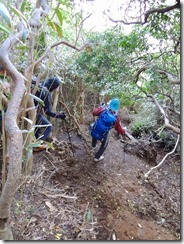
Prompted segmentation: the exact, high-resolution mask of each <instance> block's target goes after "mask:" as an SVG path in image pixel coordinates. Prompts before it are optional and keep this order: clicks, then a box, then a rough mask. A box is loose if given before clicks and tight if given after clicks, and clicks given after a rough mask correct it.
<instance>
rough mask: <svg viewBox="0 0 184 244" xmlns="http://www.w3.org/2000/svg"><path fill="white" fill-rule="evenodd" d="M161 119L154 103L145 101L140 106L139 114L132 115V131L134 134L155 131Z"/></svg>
mask: <svg viewBox="0 0 184 244" xmlns="http://www.w3.org/2000/svg"><path fill="white" fill-rule="evenodd" d="M158 119H159V117H158V114H157V110H156V108H155V106H154V105H152V104H149V103H143V104H141V106H140V107H139V108H138V111H137V114H134V115H132V123H131V125H130V129H131V132H132V134H133V135H134V136H140V135H141V134H144V133H145V134H149V133H153V132H154V131H155V130H156V129H157V127H158V126H159V125H158V124H157V120H158Z"/></svg>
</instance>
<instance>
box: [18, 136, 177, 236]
mask: <svg viewBox="0 0 184 244" xmlns="http://www.w3.org/2000/svg"><path fill="white" fill-rule="evenodd" d="M71 135H72V143H73V148H74V153H75V154H74V155H75V160H73V159H72V157H71V158H68V159H67V160H63V158H62V156H61V155H65V153H64V151H63V149H61V150H50V153H49V152H39V153H36V154H35V155H34V162H35V166H34V173H33V176H32V178H31V179H30V181H29V182H28V183H27V184H26V186H25V187H24V189H23V191H24V197H23V198H21V197H20V196H21V191H20V192H19V193H18V194H17V199H19V203H20V205H21V207H19V211H20V212H21V211H22V209H24V210H23V213H22V212H21V213H19V215H20V216H19V219H15V220H14V221H15V223H14V228H15V229H16V239H17V240H21V239H23V240H59V239H60V240H177V239H178V238H179V232H180V222H179V221H180V212H179V211H180V206H179V204H180V198H179V196H180V192H179V189H180V171H179V169H180V163H179V161H177V160H176V159H175V158H173V159H170V161H168V162H166V163H165V165H164V166H163V167H162V168H161V169H160V170H157V171H155V172H153V174H152V175H151V176H150V178H149V182H147V181H145V180H144V177H143V175H144V173H146V172H147V171H148V170H149V169H150V165H148V164H147V163H146V162H144V160H143V159H140V158H138V157H137V156H135V155H132V154H130V153H126V152H125V151H124V144H123V143H121V142H120V140H118V139H117V138H116V137H113V136H111V139H110V143H109V145H108V148H107V150H106V152H105V159H104V160H103V161H102V162H99V163H94V162H93V158H92V156H91V155H90V154H89V153H87V151H86V143H85V141H84V140H82V138H81V137H79V136H77V135H76V134H75V133H74V132H71ZM57 139H58V141H61V140H63V141H68V138H67V134H65V133H64V134H63V133H61V134H60V135H58V137H57ZM90 140H91V138H90V137H88V139H87V143H88V145H90ZM30 209H31V210H30ZM15 210H16V211H17V206H16V205H15ZM16 218H18V216H17V215H16ZM25 219H27V222H26V221H25ZM15 226H16V227H15ZM22 226H24V228H23V227H22ZM35 227H36V230H35ZM22 228H23V229H22Z"/></svg>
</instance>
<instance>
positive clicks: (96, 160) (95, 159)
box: [94, 156, 104, 163]
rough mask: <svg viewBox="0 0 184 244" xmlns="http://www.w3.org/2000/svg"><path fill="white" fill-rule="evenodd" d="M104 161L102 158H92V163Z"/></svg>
mask: <svg viewBox="0 0 184 244" xmlns="http://www.w3.org/2000/svg"><path fill="white" fill-rule="evenodd" d="M103 159H104V156H101V157H100V158H94V162H96V163H97V162H100V161H102V160H103Z"/></svg>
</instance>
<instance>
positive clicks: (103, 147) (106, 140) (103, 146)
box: [92, 132, 109, 159]
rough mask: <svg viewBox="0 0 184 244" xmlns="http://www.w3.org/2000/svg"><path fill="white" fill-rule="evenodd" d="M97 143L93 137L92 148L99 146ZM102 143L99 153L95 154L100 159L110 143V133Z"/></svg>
mask: <svg viewBox="0 0 184 244" xmlns="http://www.w3.org/2000/svg"><path fill="white" fill-rule="evenodd" d="M97 141H98V140H96V139H95V138H93V137H92V147H96V145H97ZM100 142H101V146H100V148H99V150H98V152H97V153H95V158H97V159H99V158H100V157H101V156H102V154H103V153H104V152H105V150H106V148H107V145H108V142H109V132H108V133H107V134H106V135H105V136H104V137H103V138H102V140H101V141H100Z"/></svg>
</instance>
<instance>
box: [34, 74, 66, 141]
mask: <svg viewBox="0 0 184 244" xmlns="http://www.w3.org/2000/svg"><path fill="white" fill-rule="evenodd" d="M60 83H61V81H60V80H59V79H58V78H57V77H50V78H49V79H47V80H46V81H45V82H44V83H43V84H40V85H39V88H38V90H37V92H36V93H35V96H36V97H38V98H40V99H41V100H42V101H43V102H44V106H42V105H41V104H40V103H39V101H37V100H36V99H34V103H35V106H36V107H37V117H36V125H38V127H36V130H35V137H36V138H37V139H41V140H42V141H46V140H47V139H48V137H49V135H50V133H51V131H52V129H53V126H52V124H51V123H50V122H49V120H48V119H47V118H46V117H45V116H44V113H45V114H46V115H48V116H51V117H53V118H58V119H65V118H66V115H65V113H55V112H52V111H51V92H52V91H54V90H55V89H57V88H58V87H59V85H60ZM39 125H41V126H44V127H39Z"/></svg>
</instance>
